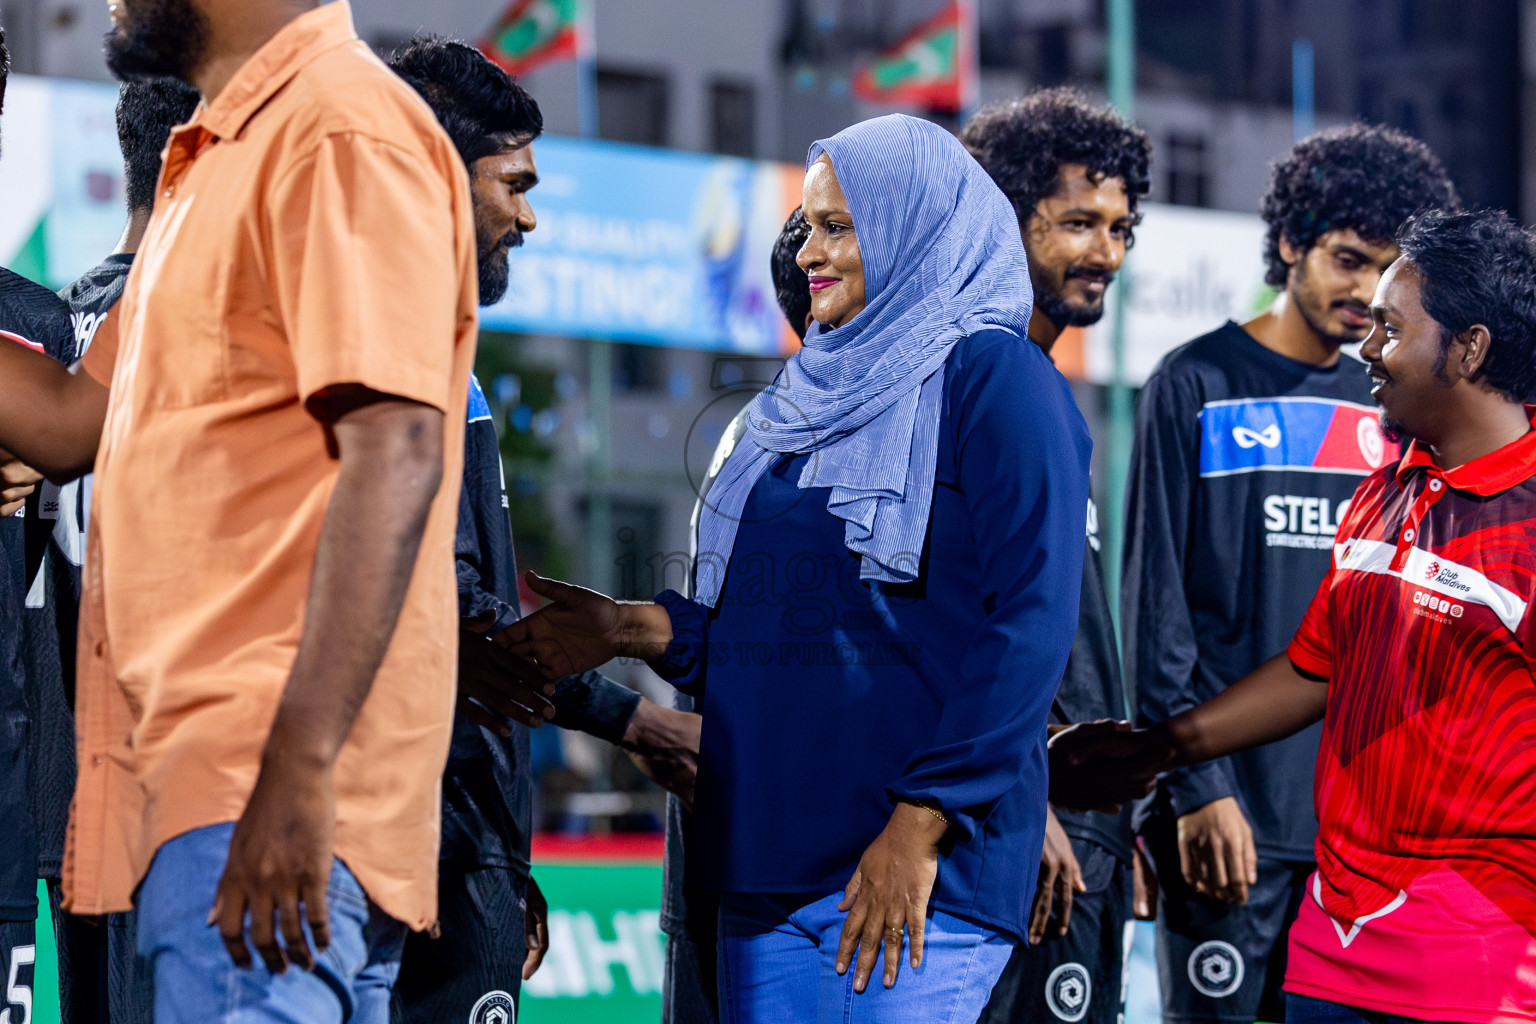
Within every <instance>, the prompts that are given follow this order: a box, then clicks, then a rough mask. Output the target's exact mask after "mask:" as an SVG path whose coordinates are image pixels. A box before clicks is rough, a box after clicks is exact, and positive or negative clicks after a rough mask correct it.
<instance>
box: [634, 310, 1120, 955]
mask: <svg viewBox="0 0 1536 1024" xmlns="http://www.w3.org/2000/svg"><path fill="white" fill-rule="evenodd" d="M944 374H945V378H944V381H945V388H944V408H943V412H942V417H943V419H942V425H941V429H940V437H939V452H938V464H937V469H936V483H937V486H936V488H935V492H934V503H933V510H932V514H931V516H930V519H929V526H928V535H927V539H926V541H925V544H924V550H923V551H922V552H921V553H920V554H921V563H920V574H919V577H918V579H917V580H916V581H915V582H913V583H907V584H890V583H878V582H865V581H861V580H860V579H859V558H858V556H856V555H854V554H852V553H851V552H849V551H848V550H847V548H846V547H844V544H843V530H844V523H843V521H842V520H841V519H838V518H836V517H834V516H833V515H832V514H831V513H830V512H828V511H827V497H828V491H827V490H826V489H824V488H811V489H806V490H801V489H800V488H799V487H798V485H797V481H798V480H799V478H800V472H801V469H802V466H803V463H804V461H805V459H807V458H814V457H815V456H814V455H809V456H787V457H785V458H782V459H780V460H779V461H778V462H777V463H776V464H775V465H774V466H773V467H772V468H771V469H770V470H769V471H768V472H767V473H765V474H764V475H763V477H762V478H761V479H759V481H758V482H757V484H756V486H755V487H754V488H753V490H752V493H751V495H750V496H749V497H748V499H747V504H746V507H745V510H744V514H743V521H742V523H741V527H740V530H739V532H738V533H737V535H736V543H735V548H734V549H733V551H732V552H731V559H730V564H729V566H728V569H727V575H726V580H725V589H724V592H723V593H722V596H721V599H720V603H719V605H718V607H716V608H713V609H706V608H704V607H703V606H702V605H699V604H697V603H695V602H691V601H687V600H685V599H683V598H681V597H679V596H678V595H676V594H674V593H670V592H669V593H666V594H663V595H661V596H660V597H659V598H658V600H659V601H661V603H663V604H664V605H666V606H667V608H668V610H669V612H670V613H671V616H672V623H673V630H674V635H675V638H676V639H675V641H674V643H673V645H672V647H671V649H670V650H669V651H668V654H667V657H666V659H665V660H664V662H663V663H662V664H660V665H658V666H657V668H658V671H660V672H661V673H662V674H663V675H665V676H668V677H669V678H671V679H672V680H673V682H674V684H675V685H677V686H679V687H680V688H682V689H684V690H685V691H686V692H692V693H694V694H696V695H700V696H702V697H703V700H702V710H703V714H704V731H703V746H702V750H701V754H700V770H699V778H698V788H697V792H696V795H695V802H694V811H695V813H694V814H693V826H692V831H691V833H690V835H689V837H688V844H687V847H688V860H687V871H686V877H687V879H688V885H689V886H690V887H697V888H702V889H713V890H719V891H738V892H743V891H744V892H796V893H815V894H818V895H826V894H828V893H831V892H833V891H836V890H838V889H841V888H842V887H843V886H844V885H846V884H847V882H848V880H849V878H850V877H851V876H852V874H853V872H854V869H855V868H856V867H857V866H858V862H859V858H860V857H861V856H862V854H863V852H864V849H865V848H866V847H867V846H868V845H869V844H870V843H871V842H873V841H874V839H875V837H876V836H877V835H879V833H880V831H881V829H883V828H884V827H885V824H886V822H887V820H888V819H889V818H890V815H891V810H892V807H893V801H895V800H897V799H909V800H925V801H936V802H937V803H938V804H939V806H941V807H942V808H943V810H944V813H945V814H946V815H947V816H948V817H949V819H950V821H951V822H952V828H951V829H950V833H949V835H948V837H947V838H946V840H945V842H944V844H943V847H942V849H941V860H940V867H939V877H938V882H937V885H936V886H935V889H934V895H933V905H934V906H935V907H937V908H938V909H942V910H944V911H946V912H948V913H952V914H956V915H962V916H965V917H968V918H971V919H974V920H979V921H981V922H984V923H987V924H989V925H991V926H993V927H996V928H999V929H1002V930H1004V931H1007V932H1010V933H1012V934H1013V935H1014V936H1016V937H1022V936H1023V935H1024V934H1025V933H1026V931H1027V927H1026V922H1027V919H1028V914H1029V906H1030V901H1031V898H1032V897H1033V894H1034V887H1035V875H1036V872H1037V870H1038V867H1039V862H1040V848H1041V844H1042V842H1043V840H1044V828H1045V802H1046V757H1045V738H1046V736H1045V726H1046V717H1047V714H1048V713H1049V711H1050V707H1051V700H1052V698H1053V697H1054V696H1055V693H1056V687H1057V684H1058V682H1059V681H1060V679H1061V676H1062V671H1063V668H1064V666H1065V665H1066V661H1067V654H1068V652H1069V651H1070V650H1071V647H1072V639H1073V634H1074V633H1075V631H1076V628H1077V610H1078V591H1079V586H1080V583H1081V575H1082V559H1083V529H1084V522H1085V517H1086V515H1087V506H1088V457H1089V451H1090V449H1091V442H1090V440H1089V437H1088V430H1087V427H1086V426H1085V425H1084V423H1083V420H1082V417H1081V415H1080V414H1079V413H1078V411H1077V406H1076V404H1075V403H1074V402H1073V399H1072V394H1071V390H1070V389H1069V387H1068V385H1067V382H1066V381H1065V380H1064V379H1063V378H1062V376H1061V374H1060V373H1058V372H1057V371H1056V369H1055V367H1054V366H1052V365H1051V363H1050V361H1049V360H1048V359H1047V358H1046V357H1045V355H1044V354H1043V353H1042V352H1041V351H1040V349H1039V348H1037V347H1036V346H1035V345H1034V344H1032V343H1031V342H1030V341H1029V340H1028V339H1026V338H1023V337H1021V336H1019V335H1017V334H1014V333H1012V332H1009V331H1004V330H989V331H983V332H979V333H977V334H974V335H971V336H970V337H968V338H965V339H963V340H962V341H961V342H960V343H959V344H958V345H956V347H955V349H954V350H953V352H952V353H951V354H950V356H949V359H948V362H947V363H946V365H945V369H944Z"/></svg>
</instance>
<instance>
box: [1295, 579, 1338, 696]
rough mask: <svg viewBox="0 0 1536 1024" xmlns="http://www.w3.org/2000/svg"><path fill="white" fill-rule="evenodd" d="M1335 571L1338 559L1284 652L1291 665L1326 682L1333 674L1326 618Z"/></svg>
mask: <svg viewBox="0 0 1536 1024" xmlns="http://www.w3.org/2000/svg"><path fill="white" fill-rule="evenodd" d="M1337 569H1338V564H1337V560H1335V563H1334V564H1333V565H1330V566H1329V567H1328V573H1327V575H1325V576H1324V577H1323V582H1322V583H1320V584H1318V587H1317V593H1316V594H1315V595H1313V597H1312V603H1311V604H1309V605H1307V614H1306V615H1305V616H1303V617H1302V620H1301V625H1300V626H1299V627H1297V629H1296V635H1295V637H1293V638H1292V639H1291V643H1290V645H1289V646H1288V647H1286V649H1285V653H1286V656H1287V657H1289V658H1290V659H1291V664H1292V665H1295V666H1296V667H1297V668H1299V669H1301V671H1303V672H1307V673H1310V674H1311V675H1314V676H1322V677H1323V678H1324V679H1328V678H1330V677H1332V675H1333V635H1332V633H1331V632H1330V630H1329V628H1328V625H1329V618H1330V613H1331V612H1332V605H1333V581H1334V574H1335V573H1336V571H1337Z"/></svg>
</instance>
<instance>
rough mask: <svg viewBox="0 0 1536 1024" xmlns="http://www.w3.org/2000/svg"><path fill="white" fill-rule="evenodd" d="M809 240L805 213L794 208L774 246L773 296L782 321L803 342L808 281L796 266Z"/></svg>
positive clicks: (809, 233) (808, 304) (808, 225)
mask: <svg viewBox="0 0 1536 1024" xmlns="http://www.w3.org/2000/svg"><path fill="white" fill-rule="evenodd" d="M810 237H811V222H810V221H808V220H806V219H805V211H803V210H801V209H800V207H798V206H797V207H795V212H794V213H792V214H790V215H789V219H788V220H786V221H785V222H784V230H782V231H780V232H779V237H778V240H777V241H775V242H774V243H773V294H774V297H775V298H777V299H778V300H779V309H780V310H781V311H782V312H783V313H784V319H786V320H788V321H789V326H791V327H793V328H794V329H795V333H796V334H798V335H800V339H801V340H802V341H803V340H805V318H806V317H808V316H810V315H811V280H810V278H808V277H806V276H805V271H803V270H801V269H800V264H798V263H796V262H795V257H796V256H798V255H800V250H801V249H802V248H803V247H804V246H805V240H806V239H807V238H810Z"/></svg>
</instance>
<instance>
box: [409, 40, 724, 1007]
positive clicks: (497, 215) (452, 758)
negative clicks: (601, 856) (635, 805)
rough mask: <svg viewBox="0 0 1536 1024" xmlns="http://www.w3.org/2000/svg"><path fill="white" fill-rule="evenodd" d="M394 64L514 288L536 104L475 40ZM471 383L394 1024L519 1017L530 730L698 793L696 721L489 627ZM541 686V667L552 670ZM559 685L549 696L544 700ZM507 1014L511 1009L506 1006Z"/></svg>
mask: <svg viewBox="0 0 1536 1024" xmlns="http://www.w3.org/2000/svg"><path fill="white" fill-rule="evenodd" d="M389 66H390V67H391V69H393V70H394V71H395V73H397V74H399V75H400V76H402V77H403V78H404V79H405V80H406V81H407V82H409V83H410V84H411V86H412V87H413V88H415V89H416V91H417V92H419V93H420V94H421V96H422V98H423V99H425V100H426V101H427V104H428V106H430V107H431V108H432V112H433V113H434V114H435V115H436V116H437V119H438V121H439V122H440V123H441V124H442V126H443V128H444V129H445V130H446V131H447V133H448V137H449V138H450V139H451V140H452V141H453V143H454V146H455V147H456V148H457V149H458V151H459V155H460V157H461V158H462V159H463V160H464V164H465V167H466V168H467V170H468V172H469V178H470V196H471V199H472V201H473V205H474V213H475V234H476V244H477V250H478V252H477V256H478V266H479V278H480V304H481V305H482V306H488V305H492V304H493V303H496V302H498V301H500V300H501V298H502V296H503V295H505V294H506V290H507V284H508V281H509V277H510V267H509V262H508V258H509V255H510V253H511V251H512V250H513V249H516V248H518V247H519V246H521V245H522V243H523V236H524V235H525V234H526V233H527V232H529V231H532V230H534V228H535V227H536V225H537V223H538V219H537V217H536V216H535V214H534V211H533V207H532V206H531V205H530V204H529V198H528V193H529V191H530V190H531V189H532V188H533V187H534V186H536V185H537V184H538V180H539V178H538V169H537V166H536V164H535V161H534V153H533V143H534V141H535V140H536V139H537V137H538V136H539V135H540V133H541V132H542V131H543V127H544V121H543V116H542V114H541V113H540V111H539V107H538V104H537V103H536V102H535V101H534V99H533V97H531V96H529V95H528V94H527V93H526V92H524V91H523V89H522V88H521V87H520V86H518V85H517V83H516V82H514V81H513V80H512V79H511V78H510V77H509V76H508V75H507V74H506V72H504V71H502V70H501V69H500V68H498V67H497V66H496V65H494V64H492V63H491V62H490V61H488V60H487V59H486V58H485V57H484V56H483V55H482V54H481V53H480V52H479V51H478V50H476V49H474V48H473V47H471V46H468V45H466V44H464V43H461V42H456V41H453V40H445V39H435V38H430V37H419V38H417V39H413V40H412V41H411V42H410V43H409V44H408V45H407V46H406V47H404V48H403V49H402V50H400V51H399V52H397V53H395V54H394V55H393V56H392V57H391V58H390V60H389ZM465 385H466V386H467V387H468V388H469V389H470V401H469V417H470V418H469V423H468V425H467V429H466V431H465V436H464V444H465V450H464V486H463V489H462V490H461V492H460V500H459V524H458V536H457V540H456V544H455V547H456V554H457V572H458V584H459V614H460V617H461V621H462V622H463V625H464V633H463V634H462V635H461V637H460V641H459V713H458V714H457V715H455V717H454V723H453V743H452V746H451V748H450V751H449V755H448V770H447V771H446V773H445V774H444V777H443V833H442V834H443V843H442V850H441V854H440V862H439V868H438V907H439V917H440V924H441V929H440V934H439V935H437V936H429V935H427V934H425V933H415V934H412V935H411V936H409V937H408V938H407V939H406V943H405V953H404V955H403V957H402V958H401V967H400V977H399V980H398V981H397V982H396V984H395V988H394V1002H393V1005H392V1008H391V1019H392V1020H393V1021H395V1022H397V1024H437V1022H439V1021H460V1020H469V1021H473V1022H476V1024H478V1022H481V1021H491V1020H498V1019H501V1020H508V1021H510V1020H512V1019H513V1018H514V1017H515V1016H516V1004H517V999H518V996H519V992H520V984H521V981H522V980H524V979H526V978H529V977H531V976H532V975H533V973H534V972H535V971H536V970H538V967H539V964H540V962H541V961H542V960H543V957H544V953H545V951H546V950H547V949H548V947H549V935H548V930H547V927H546V923H545V921H546V914H547V911H546V907H545V903H544V897H543V896H542V895H541V894H540V892H539V888H538V885H537V884H536V883H535V882H534V880H533V877H532V875H531V873H530V864H529V842H530V838H531V831H530V830H531V828H532V805H531V795H532V776H531V770H530V768H531V765H530V756H529V748H528V726H530V725H534V726H536V725H538V724H539V723H540V722H541V721H542V717H541V716H542V715H543V713H544V712H543V710H542V709H543V708H548V707H550V706H551V705H552V715H553V721H554V724H556V725H558V726H561V727H563V728H570V729H576V730H580V731H582V732H586V733H589V734H591V735H593V736H597V737H598V738H600V739H604V740H607V741H609V742H611V743H613V744H615V745H617V746H619V747H621V748H622V749H624V750H625V751H626V752H627V753H628V754H629V755H630V757H631V758H632V759H633V760H634V761H635V763H636V764H637V766H639V767H640V769H641V770H642V771H643V772H645V774H646V775H647V776H648V777H650V778H651V779H652V780H653V781H657V782H659V783H662V784H663V785H666V786H667V787H668V788H671V789H675V790H677V791H678V792H682V793H688V794H691V792H692V787H693V771H694V759H695V757H696V755H697V752H698V739H699V730H698V722H699V717H698V716H697V715H693V714H687V713H684V712H681V711H674V710H672V709H670V708H663V707H659V706H658V705H656V704H654V703H652V702H651V701H649V700H646V699H644V698H643V697H641V695H640V694H638V693H636V692H634V691H633V690H630V689H628V688H626V687H623V686H621V685H619V684H618V683H615V682H613V681H612V680H610V679H607V678H606V677H604V676H602V675H600V674H599V673H597V672H587V673H583V674H581V675H579V676H568V677H566V678H563V679H560V680H559V681H557V682H556V683H555V684H554V685H553V688H552V691H551V692H549V693H548V694H547V695H546V694H540V693H538V692H537V691H535V692H533V693H529V692H528V689H527V687H526V686H525V684H524V683H523V681H522V679H521V678H520V677H519V676H518V674H517V672H518V669H517V667H516V666H514V665H512V664H510V660H511V655H509V654H507V653H506V652H504V651H502V650H501V648H500V647H499V646H497V645H496V644H495V643H493V642H492V639H493V638H494V637H495V636H496V635H497V634H498V633H500V631H502V630H504V629H505V628H506V627H507V626H509V625H510V624H511V623H513V622H514V621H516V620H517V619H518V618H519V616H520V615H521V610H520V608H519V607H518V598H517V566H516V564H515V563H516V559H515V556H514V552H513V544H512V530H511V523H510V521H509V520H508V517H507V508H508V504H507V495H506V490H505V487H504V484H503V478H502V467H501V452H500V447H499V444H498V441H497V435H496V428H495V425H494V424H493V422H492V420H491V411H490V406H489V404H488V402H487V401H486V398H485V395H484V392H483V391H482V390H481V387H480V383H479V381H478V380H476V379H474V378H471V379H470V380H468V381H465ZM539 684H540V685H542V679H540V680H539ZM546 697H547V701H546ZM498 1010H500V1011H502V1013H503V1014H504V1015H503V1016H500V1017H498V1016H497V1011H498Z"/></svg>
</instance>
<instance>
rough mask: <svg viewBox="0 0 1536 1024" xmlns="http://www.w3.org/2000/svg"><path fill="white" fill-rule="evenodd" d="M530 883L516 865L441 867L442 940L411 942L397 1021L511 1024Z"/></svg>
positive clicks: (416, 936) (415, 936)
mask: <svg viewBox="0 0 1536 1024" xmlns="http://www.w3.org/2000/svg"><path fill="white" fill-rule="evenodd" d="M527 891H528V880H527V878H526V876H524V875H523V873H522V872H520V871H516V870H514V869H512V868H471V869H468V870H466V869H463V868H457V867H455V866H454V865H451V864H442V865H439V873H438V879H437V901H438V903H437V913H438V923H439V925H440V934H439V937H438V938H435V939H434V938H432V937H431V936H430V935H427V934H426V933H424V932H412V933H411V934H410V935H409V936H408V937H407V938H406V940H405V952H404V954H403V955H402V957H401V960H400V978H399V980H398V981H397V982H396V983H395V993H394V999H393V1003H392V1005H391V1011H390V1019H391V1021H393V1022H395V1024H461V1022H467V1024H512V1022H513V1021H514V1020H515V1019H516V1017H517V1012H516V1006H517V999H518V995H519V993H520V991H521V989H522V983H523V958H524V957H525V956H526V954H527V951H528V934H527V932H526V930H525V929H524V924H523V918H524V914H525V912H526V902H525V900H526V896H527Z"/></svg>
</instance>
